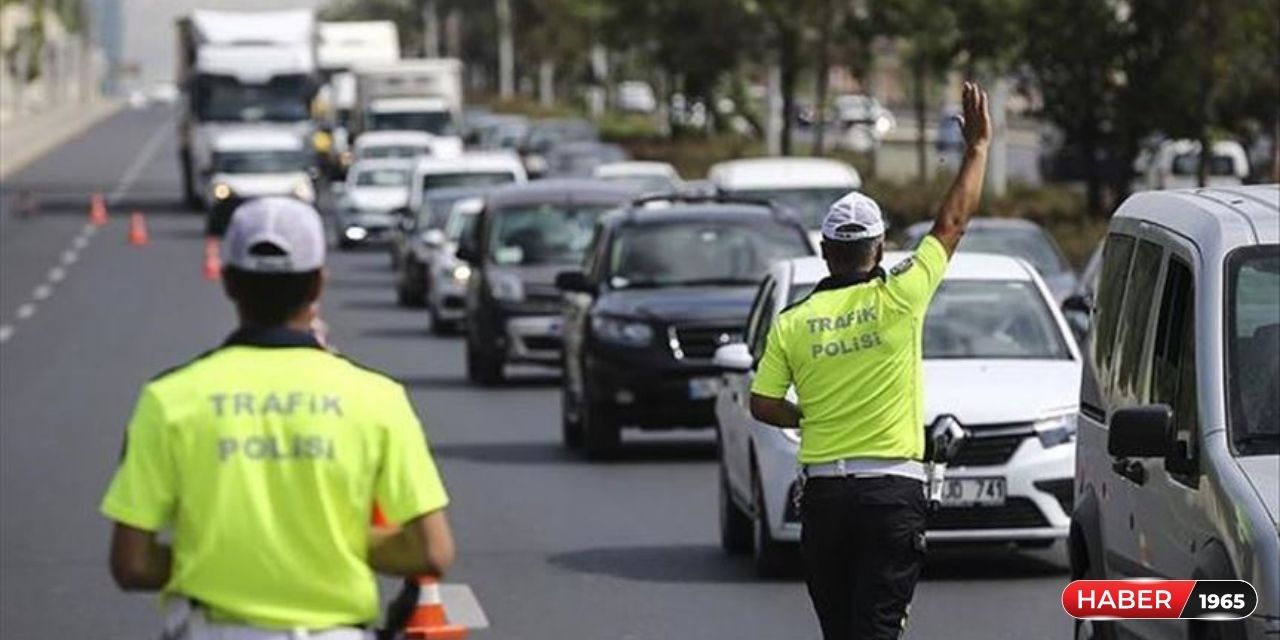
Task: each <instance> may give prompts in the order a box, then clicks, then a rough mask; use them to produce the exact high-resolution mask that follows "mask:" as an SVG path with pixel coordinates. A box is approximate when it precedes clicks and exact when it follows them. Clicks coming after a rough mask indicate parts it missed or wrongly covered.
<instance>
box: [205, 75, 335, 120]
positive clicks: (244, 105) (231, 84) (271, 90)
mask: <svg viewBox="0 0 1280 640" xmlns="http://www.w3.org/2000/svg"><path fill="white" fill-rule="evenodd" d="M311 93H312V91H311V83H310V82H308V81H307V80H306V79H305V78H303V77H301V76H298V77H283V78H273V79H272V80H271V82H269V83H267V84H243V83H241V82H239V81H238V80H236V79H234V78H228V77H224V76H201V77H200V78H199V80H198V81H197V83H196V92H195V96H194V104H193V106H194V107H195V111H196V115H197V116H198V117H199V118H200V120H202V121H205V122H254V121H259V120H268V121H273V122H297V121H300V120H306V119H308V118H310V117H311V114H310V112H309V110H308V107H307V104H308V103H309V102H310V100H311Z"/></svg>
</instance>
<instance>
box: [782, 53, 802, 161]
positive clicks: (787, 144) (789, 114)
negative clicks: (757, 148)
mask: <svg viewBox="0 0 1280 640" xmlns="http://www.w3.org/2000/svg"><path fill="white" fill-rule="evenodd" d="M796 48H797V47H796V42H795V37H794V35H792V34H786V35H784V36H783V38H782V51H781V53H782V56H781V62H782V69H781V72H782V73H781V76H780V77H779V90H780V92H781V93H782V130H781V132H780V134H781V135H780V139H779V148H780V150H781V152H782V155H784V156H789V155H791V133H792V125H794V124H795V118H796V77H797V76H798V75H800V73H799V72H800V69H799V68H798V67H799V66H800V65H799V62H800V61H799V59H798V58H799V51H797V50H796Z"/></svg>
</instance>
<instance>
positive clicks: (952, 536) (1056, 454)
mask: <svg viewBox="0 0 1280 640" xmlns="http://www.w3.org/2000/svg"><path fill="white" fill-rule="evenodd" d="M754 441H755V442H756V444H757V447H756V455H757V461H758V464H759V465H760V473H761V479H762V482H763V483H764V487H763V490H764V493H765V501H766V505H767V507H768V512H769V517H770V520H771V522H770V523H769V527H770V530H771V531H772V532H773V537H774V538H775V539H778V540H786V541H794V542H798V541H799V540H800V511H799V509H798V508H796V506H795V504H794V501H793V493H794V492H795V491H797V490H798V487H797V486H796V480H797V476H796V468H797V465H796V453H797V450H798V448H799V444H798V443H796V442H794V441H792V440H790V439H789V438H787V437H786V436H785V435H784V434H782V432H780V431H778V430H777V429H772V428H770V427H764V426H759V428H758V430H757V432H756V435H755V438H754ZM1074 472H1075V445H1074V443H1068V444H1061V445H1058V446H1055V447H1050V448H1048V449H1045V448H1044V447H1043V446H1042V445H1041V444H1040V441H1039V440H1038V439H1037V438H1036V436H1034V435H1030V436H1027V437H1026V438H1025V439H1023V441H1022V442H1021V443H1020V444H1018V445H1017V448H1016V450H1015V451H1014V452H1013V454H1012V457H1010V458H1009V460H1008V461H1007V462H1005V463H1004V464H1000V465H990V466H976V465H975V466H968V467H948V469H947V474H946V477H947V478H990V477H1003V478H1005V489H1006V499H1005V504H1004V506H983V507H977V506H975V507H942V508H940V509H939V510H938V511H937V512H935V513H932V514H930V516H929V528H928V531H927V532H926V536H927V538H928V539H929V540H932V541H937V542H973V543H980V542H1018V541H1037V540H1058V539H1065V538H1066V537H1067V532H1068V529H1069V527H1070V524H1071V518H1070V514H1071V498H1072V490H1071V482H1072V477H1073V475H1074Z"/></svg>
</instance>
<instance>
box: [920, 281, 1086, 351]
mask: <svg viewBox="0 0 1280 640" xmlns="http://www.w3.org/2000/svg"><path fill="white" fill-rule="evenodd" d="M924 357H925V358H926V359H942V360H945V359H978V358H983V359H986V358H1011V359H1035V360H1063V359H1067V358H1070V357H1071V355H1070V351H1069V350H1068V348H1067V343H1066V339H1065V337H1064V336H1063V335H1062V331H1061V330H1060V329H1059V327H1058V323H1057V322H1055V321H1054V319H1053V315H1052V314H1051V313H1050V311H1049V307H1048V304H1047V303H1046V301H1045V299H1044V298H1043V297H1042V296H1041V295H1040V292H1039V291H1038V290H1037V289H1036V287H1035V286H1034V285H1033V284H1032V283H1031V282H1028V281H1012V280H947V281H943V283H942V286H940V287H939V288H938V292H937V293H936V294H934V296H933V301H932V302H931V303H930V304H929V312H928V314H927V315H926V316H925V320H924Z"/></svg>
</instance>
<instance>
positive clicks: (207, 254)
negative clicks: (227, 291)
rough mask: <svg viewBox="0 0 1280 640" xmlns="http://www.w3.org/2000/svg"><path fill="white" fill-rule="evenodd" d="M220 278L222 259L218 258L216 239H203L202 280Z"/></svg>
mask: <svg viewBox="0 0 1280 640" xmlns="http://www.w3.org/2000/svg"><path fill="white" fill-rule="evenodd" d="M221 277H222V258H221V257H219V256H218V239H217V238H214V237H208V238H205V241H204V279H205V280H210V281H212V280H217V279H218V278H221Z"/></svg>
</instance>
